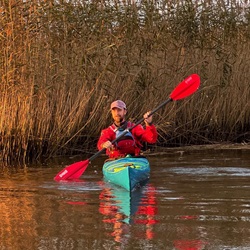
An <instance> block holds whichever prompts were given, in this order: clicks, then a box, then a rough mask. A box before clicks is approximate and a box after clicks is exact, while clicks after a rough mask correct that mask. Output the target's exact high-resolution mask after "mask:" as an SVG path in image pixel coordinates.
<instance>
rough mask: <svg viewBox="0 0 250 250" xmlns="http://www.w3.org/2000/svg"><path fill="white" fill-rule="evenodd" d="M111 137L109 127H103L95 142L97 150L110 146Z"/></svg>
mask: <svg viewBox="0 0 250 250" xmlns="http://www.w3.org/2000/svg"><path fill="white" fill-rule="evenodd" d="M111 141H112V138H111V135H110V132H109V129H108V128H107V129H104V130H102V132H101V136H100V138H99V140H98V142H97V148H98V149H99V150H102V149H103V148H110V147H111V146H112V144H111Z"/></svg>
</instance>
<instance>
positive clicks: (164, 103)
mask: <svg viewBox="0 0 250 250" xmlns="http://www.w3.org/2000/svg"><path fill="white" fill-rule="evenodd" d="M171 101H173V100H172V99H171V98H169V99H168V100H166V101H165V102H163V103H162V104H160V105H159V106H158V107H156V108H155V109H153V110H152V111H151V112H150V113H149V115H148V116H151V115H153V114H154V113H155V112H156V111H158V110H159V109H160V108H162V107H163V106H165V105H166V104H167V103H169V102H171ZM144 120H145V118H144V117H143V118H141V119H140V120H139V121H137V122H136V123H135V124H134V125H133V126H132V127H130V128H126V129H125V130H124V131H123V132H122V133H121V134H120V135H119V136H117V137H116V138H115V139H114V140H113V141H112V142H111V143H112V144H114V143H115V142H117V141H118V140H119V139H120V138H121V137H123V136H124V135H126V134H127V133H128V132H129V131H131V130H132V129H133V128H135V127H136V126H138V125H139V124H141V123H142V122H143V121H144ZM105 150H106V148H103V149H101V150H100V151H98V152H97V153H95V154H94V155H93V156H91V157H90V158H89V161H90V162H91V161H92V160H94V159H95V158H97V157H98V156H99V155H101V154H102V153H104V152H105Z"/></svg>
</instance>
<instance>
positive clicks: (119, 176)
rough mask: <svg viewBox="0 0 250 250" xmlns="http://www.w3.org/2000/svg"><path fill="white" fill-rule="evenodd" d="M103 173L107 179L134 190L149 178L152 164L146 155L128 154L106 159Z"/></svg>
mask: <svg viewBox="0 0 250 250" xmlns="http://www.w3.org/2000/svg"><path fill="white" fill-rule="evenodd" d="M103 175H104V178H105V179H106V180H107V181H109V182H111V183H114V184H116V185H118V186H121V187H123V188H125V189H126V190H128V191H132V190H133V189H134V188H135V187H136V186H137V185H139V184H140V183H142V182H143V181H146V180H147V179H148V178H149V175H150V166H149V162H148V160H147V159H146V158H145V157H130V156H127V157H124V158H119V159H117V160H112V161H106V162H105V163H104V165H103Z"/></svg>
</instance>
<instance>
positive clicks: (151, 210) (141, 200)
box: [99, 185, 157, 242]
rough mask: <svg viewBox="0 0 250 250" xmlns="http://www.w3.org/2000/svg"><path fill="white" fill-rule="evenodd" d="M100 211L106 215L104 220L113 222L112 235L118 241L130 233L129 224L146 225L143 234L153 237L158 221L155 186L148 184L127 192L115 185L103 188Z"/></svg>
mask: <svg viewBox="0 0 250 250" xmlns="http://www.w3.org/2000/svg"><path fill="white" fill-rule="evenodd" d="M99 211H100V213H101V214H103V215H104V219H103V222H104V223H110V224H113V232H112V233H111V235H112V236H113V237H114V240H115V241H117V242H125V241H126V239H127V238H129V235H130V226H129V224H141V225H144V228H143V229H142V232H141V236H142V237H143V238H145V239H153V237H154V232H153V225H154V224H155V223H157V220H156V214H157V203H156V196H155V188H154V187H153V186H152V185H147V186H144V187H142V188H139V189H137V190H135V191H134V192H132V193H131V192H127V191H126V190H124V189H122V188H119V187H116V186H113V187H108V188H103V190H102V192H101V194H100V209H99Z"/></svg>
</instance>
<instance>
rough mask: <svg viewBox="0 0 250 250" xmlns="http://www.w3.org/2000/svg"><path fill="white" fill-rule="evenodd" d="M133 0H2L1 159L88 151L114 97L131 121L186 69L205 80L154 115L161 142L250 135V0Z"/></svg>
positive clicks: (162, 96) (165, 92) (107, 120)
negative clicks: (193, 91) (187, 95)
mask: <svg viewBox="0 0 250 250" xmlns="http://www.w3.org/2000/svg"><path fill="white" fill-rule="evenodd" d="M134 2H135V1H78V0H73V1H63V0H62V1H53V0H50V1H39V0H36V1H31V0H30V1H25V2H23V1H20V0H16V1H7V0H0V23H1V28H0V45H1V51H0V76H1V78H0V81H1V83H0V108H1V109H0V148H1V156H2V158H3V159H4V160H9V159H19V160H20V159H21V160H27V159H31V158H39V157H41V156H46V157H48V156H52V155H55V154H72V153H76V152H78V151H79V152H81V150H82V151H88V150H92V151H94V150H95V148H94V147H95V141H96V139H97V138H98V136H99V133H100V130H101V129H102V128H103V127H105V126H107V125H108V124H109V123H110V122H111V119H110V113H109V105H110V102H112V101H113V100H114V99H117V98H119V99H123V100H124V101H125V102H126V103H127V106H128V111H129V112H128V116H129V119H131V120H135V119H137V118H140V117H141V116H142V114H143V113H144V112H145V111H147V110H150V109H152V108H154V107H156V106H157V105H158V104H160V103H161V102H162V101H164V100H166V99H167V98H168V96H169V94H170V92H171V91H172V90H173V88H174V87H175V86H176V84H177V83H178V82H180V81H181V80H182V79H184V78H185V77H187V76H188V75H189V74H191V73H198V74H199V75H200V76H201V88H200V90H199V91H198V92H197V93H196V94H195V95H193V96H192V97H190V98H187V99H185V100H183V101H180V102H176V103H173V104H171V105H169V106H167V107H166V108H164V109H162V110H161V111H159V112H158V114H156V115H155V116H154V119H155V122H156V123H157V124H158V125H157V127H158V130H159V134H160V137H159V142H158V144H159V145H180V144H191V143H211V142H220V141H233V142H235V141H238V142H240V141H246V142H248V141H249V130H250V125H249V121H250V113H249V112H250V111H249V110H250V109H249V98H250V88H249V68H250V60H249V59H250V42H249V36H250V34H249V17H250V11H249V6H247V5H246V4H245V3H244V2H240V1H236V0H235V1H233V0H232V1H230V2H228V1H222V0H221V1H217V3H216V4H213V5H210V4H209V3H208V1H140V3H139V4H135V3H134ZM159 2H160V3H159Z"/></svg>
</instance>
